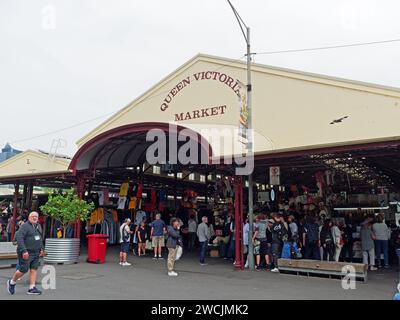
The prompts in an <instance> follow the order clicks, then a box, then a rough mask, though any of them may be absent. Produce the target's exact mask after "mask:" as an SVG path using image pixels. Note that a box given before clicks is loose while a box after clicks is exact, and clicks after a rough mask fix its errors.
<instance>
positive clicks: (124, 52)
mask: <svg viewBox="0 0 400 320" xmlns="http://www.w3.org/2000/svg"><path fill="white" fill-rule="evenodd" d="M232 2H233V4H234V5H235V6H236V9H237V10H238V11H239V12H240V14H241V16H242V18H243V19H244V20H245V22H246V23H247V24H248V25H249V26H250V27H251V30H252V35H251V38H252V51H253V52H265V51H275V50H285V49H298V48H307V47H320V46H330V45H341V44H348V43H358V42H371V41H380V40H389V39H395V38H400V20H399V16H398V15H399V12H400V2H399V1H398V0H380V1H374V0H324V1H321V0H302V1H298V0H279V1H272V0H246V1H244V0H232ZM0 39H1V44H0V110H1V113H0V118H1V120H2V121H1V130H0V132H1V133H0V146H3V145H4V144H5V143H6V142H11V143H12V145H13V146H14V147H16V148H20V149H22V150H25V149H28V148H31V149H44V150H49V149H50V146H51V143H52V141H53V139H60V138H61V139H64V140H66V142H67V145H66V146H65V148H63V149H60V150H59V152H61V153H64V154H68V155H71V156H72V155H73V154H74V152H75V151H76V149H77V148H76V145H75V142H76V141H77V140H78V139H79V138H80V137H82V136H83V135H84V134H86V133H87V132H89V131H90V130H92V129H93V128H94V127H95V126H97V125H98V124H99V123H101V122H102V121H104V120H106V119H107V116H110V115H111V113H113V112H115V111H118V110H119V109H121V108H122V107H124V106H125V105H127V104H128V103H129V102H130V101H132V100H133V99H135V98H136V97H137V96H138V95H140V94H141V93H143V92H144V91H146V90H147V89H148V88H149V87H151V86H152V85H154V84H156V83H157V82H158V81H159V80H161V79H162V78H163V77H164V76H166V75H168V74H169V73H170V72H172V71H174V70H175V69H176V68H177V67H179V66H180V65H181V64H183V63H185V62H186V61H187V60H188V59H190V58H192V57H193V56H194V55H196V54H197V53H199V52H201V53H206V54H212V55H218V56H224V57H228V58H233V59H237V58H239V57H241V56H242V55H243V54H244V52H245V43H244V39H243V36H242V34H241V32H240V29H239V27H238V25H237V22H236V20H235V18H234V16H233V14H232V11H231V9H230V7H229V6H228V4H227V2H226V0H201V1H200V0H168V1H165V0H154V1H151V0H146V1H135V0H115V1H109V0H48V1H42V0H35V1H30V0H23V1H22V0H0ZM399 60H400V42H393V43H387V44H379V45H371V46H362V47H353V48H343V49H333V50H323V51H317V52H303V53H285V54H279V55H257V56H256V57H255V61H256V62H257V63H264V64H269V65H273V66H280V67H286V68H292V69H297V70H303V71H309V72H314V73H320V74H326V75H331V76H337V77H342V78H347V79H354V80H361V81H366V82H372V83H377V84H383V85H388V86H394V87H400V63H399V62H400V61H399ZM96 118H97V120H93V119H96ZM89 120H91V121H89ZM84 121H89V122H87V123H85V124H83V125H79V126H75V127H73V128H71V129H68V130H64V131H62V132H58V133H55V134H49V135H45V136H43V137H40V138H35V139H29V140H26V139H27V138H31V137H34V136H37V135H41V134H46V133H48V132H52V131H55V130H58V129H61V128H66V127H70V126H74V125H76V124H79V123H81V122H84Z"/></svg>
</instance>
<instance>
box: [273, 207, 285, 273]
mask: <svg viewBox="0 0 400 320" xmlns="http://www.w3.org/2000/svg"><path fill="white" fill-rule="evenodd" d="M272 216H273V224H272V229H271V233H272V243H271V254H272V264H273V266H272V269H271V272H279V269H278V259H279V258H280V256H281V254H282V247H283V242H284V241H287V237H288V232H287V229H286V228H285V225H284V224H283V223H282V221H281V215H280V214H279V213H274V214H273V215H272Z"/></svg>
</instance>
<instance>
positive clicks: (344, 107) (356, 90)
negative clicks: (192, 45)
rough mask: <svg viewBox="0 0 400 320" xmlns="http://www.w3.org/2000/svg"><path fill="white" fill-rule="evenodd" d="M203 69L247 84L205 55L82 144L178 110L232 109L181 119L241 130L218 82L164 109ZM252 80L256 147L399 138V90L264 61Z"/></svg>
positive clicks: (233, 102)
mask: <svg viewBox="0 0 400 320" xmlns="http://www.w3.org/2000/svg"><path fill="white" fill-rule="evenodd" d="M201 71H218V72H220V73H226V74H227V75H229V76H231V77H232V78H234V79H239V80H240V81H241V82H243V83H245V82H246V70H245V66H244V65H243V64H238V63H230V62H227V61H224V60H218V59H212V58H206V57H201V56H200V57H198V58H196V59H194V60H193V61H191V62H189V63H188V64H186V65H185V66H184V67H183V68H181V69H180V70H178V71H177V72H176V73H175V74H173V75H172V76H170V77H169V78H167V79H166V80H164V81H162V82H161V83H160V84H159V85H158V86H156V87H155V88H153V89H151V90H150V91H149V92H148V93H147V94H145V95H144V96H142V97H140V98H139V99H138V100H136V101H135V102H134V103H132V104H131V105H130V106H128V107H127V108H125V109H123V110H122V111H121V112H120V113H118V114H117V115H116V116H114V117H112V118H111V119H109V120H108V121H106V122H105V123H104V124H103V125H101V126H99V127H98V128H97V129H95V130H94V131H92V132H91V133H89V134H88V135H87V136H85V137H84V138H82V139H81V140H80V141H79V142H78V146H79V147H81V146H82V145H83V144H84V143H85V142H87V141H89V140H90V139H92V138H93V137H95V136H96V135H98V134H100V133H102V132H105V131H107V130H110V129H112V128H116V127H119V126H122V125H126V124H131V123H140V122H166V123H169V122H174V120H175V114H177V113H181V112H184V113H186V112H188V111H192V110H195V109H201V108H204V107H212V106H220V105H226V106H227V110H226V113H225V114H224V115H218V116H213V117H207V118H199V119H192V120H188V121H180V122H178V124H179V125H182V126H186V127H188V128H191V129H193V130H196V131H198V132H200V133H202V130H203V129H211V128H230V129H234V128H236V126H237V124H238V100H237V96H236V94H235V93H234V92H233V91H232V90H231V89H230V88H229V87H228V86H226V85H225V84H222V83H220V82H219V81H214V80H201V81H193V82H192V83H191V84H190V85H189V86H187V87H186V88H184V89H182V90H181V91H180V92H179V93H178V94H177V95H176V96H175V98H174V99H173V101H172V102H171V104H170V105H169V108H168V109H167V110H166V111H161V110H160V105H161V104H162V103H163V100H164V98H165V97H166V96H167V94H168V92H169V91H170V90H171V89H172V88H173V87H175V85H176V84H177V83H178V82H180V81H181V80H182V79H184V78H186V77H187V76H192V75H193V74H194V73H196V72H201ZM252 77H253V92H254V94H253V126H254V128H255V133H254V135H255V152H261V153H265V152H271V151H274V152H276V151H282V150H288V149H304V148H310V147H314V146H315V147H319V146H326V145H342V144H346V143H351V142H360V140H362V141H364V140H365V141H372V140H377V139H383V140H385V139H386V140H388V139H392V138H399V137H400V130H399V129H398V128H397V122H398V119H399V115H400V91H392V90H388V89H384V88H383V89H381V88H375V87H369V86H365V85H363V84H358V83H351V82H343V81H338V80H335V79H329V78H322V77H315V76H312V75H307V74H301V73H296V72H289V71H285V70H281V69H273V68H267V67H261V66H254V67H253V74H252ZM192 78H193V77H192ZM343 116H349V118H348V119H345V120H344V121H343V122H342V123H339V124H335V125H330V122H331V121H332V120H334V119H338V118H341V117H343ZM236 140H237V139H236V137H235V138H234V141H235V142H236ZM210 143H211V146H212V147H213V149H214V152H215V153H216V155H219V154H232V150H233V149H232V148H230V149H229V150H227V149H226V150H222V149H219V148H217V144H216V143H215V142H213V141H210ZM237 146H240V144H237Z"/></svg>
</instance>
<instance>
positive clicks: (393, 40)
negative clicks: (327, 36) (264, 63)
mask: <svg viewBox="0 0 400 320" xmlns="http://www.w3.org/2000/svg"><path fill="white" fill-rule="evenodd" d="M399 41H400V39H389V40H382V41H372V42H360V43H351V44H342V45H335V46H326V47H315V48H302V49H289V50H279V51H266V52H255V53H253V54H257V55H267V54H279V53H291V52H304V51H317V50H328V49H339V48H349V47H358V46H368V45H374V44H382V43H391V42H399Z"/></svg>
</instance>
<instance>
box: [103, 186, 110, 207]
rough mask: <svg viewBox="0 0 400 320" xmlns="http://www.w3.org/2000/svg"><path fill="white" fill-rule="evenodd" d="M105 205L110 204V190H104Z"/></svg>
mask: <svg viewBox="0 0 400 320" xmlns="http://www.w3.org/2000/svg"><path fill="white" fill-rule="evenodd" d="M103 196H104V203H105V204H108V203H109V202H110V192H109V191H108V189H103Z"/></svg>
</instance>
